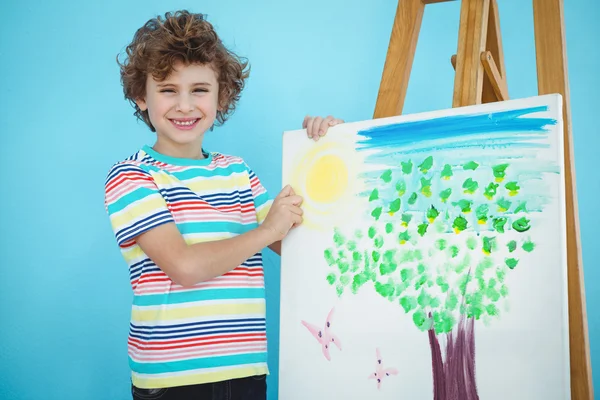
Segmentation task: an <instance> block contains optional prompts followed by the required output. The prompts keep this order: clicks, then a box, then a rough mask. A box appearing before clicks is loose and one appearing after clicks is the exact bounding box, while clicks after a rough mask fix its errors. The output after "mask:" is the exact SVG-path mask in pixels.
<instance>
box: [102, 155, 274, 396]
mask: <svg viewBox="0 0 600 400" xmlns="http://www.w3.org/2000/svg"><path fill="white" fill-rule="evenodd" d="M270 205H271V200H270V198H269V195H268V193H267V191H266V190H265V188H264V187H263V186H262V184H261V183H260V180H259V179H258V177H257V176H256V174H255V173H254V172H253V171H252V170H251V169H250V168H249V167H248V165H247V164H246V163H245V162H244V161H243V160H242V159H241V158H239V157H233V156H227V155H223V154H219V153H212V154H210V157H209V158H207V159H204V160H179V159H173V158H170V157H165V156H162V155H160V154H158V153H156V152H155V151H154V150H152V149H151V148H149V147H144V148H143V149H142V150H140V151H139V152H137V153H136V154H134V155H132V156H130V157H128V158H127V159H126V160H124V161H122V162H120V163H117V164H115V165H114V166H113V167H112V168H111V169H110V171H109V173H108V175H107V178H106V181H105V206H106V210H107V213H108V215H109V218H110V223H111V226H112V228H113V231H114V234H115V238H116V241H117V243H118V245H119V247H120V250H121V253H122V255H123V258H124V260H125V262H126V263H127V265H128V267H129V279H130V283H131V287H132V289H133V294H134V297H133V304H132V309H131V322H130V330H129V338H128V349H129V350H128V353H129V358H130V366H131V369H132V380H133V382H134V384H135V385H136V386H138V387H142V388H144V387H145V388H156V387H168V386H177V385H182V384H197V383H205V382H213V381H218V380H222V379H232V378H239V377H244V376H250V375H256V374H264V373H267V372H268V369H267V342H266V321H265V314H266V307H265V287H264V270H263V261H262V255H261V254H260V253H257V254H255V255H254V256H252V257H250V258H249V259H248V260H246V261H245V262H244V263H242V264H241V265H239V266H238V267H236V268H234V269H233V270H231V271H229V272H228V273H226V274H224V275H222V276H219V277H217V278H214V279H212V280H210V281H207V282H201V283H198V284H197V285H195V286H193V287H191V288H190V287H182V286H180V285H177V284H175V283H174V282H173V281H172V280H171V279H170V278H169V277H168V276H167V275H166V274H165V273H164V272H163V271H162V270H161V269H160V268H159V267H158V266H157V265H156V264H155V263H154V262H153V261H152V260H151V259H150V258H149V257H148V256H147V255H146V254H145V253H144V252H143V251H142V249H141V248H140V247H139V246H138V245H137V242H136V241H135V239H136V238H137V237H138V236H139V235H141V234H143V233H145V232H147V231H148V230H150V229H153V228H155V227H157V226H159V225H162V224H166V223H175V224H176V226H177V228H178V230H179V232H181V234H182V235H183V237H184V239H185V241H186V243H188V244H189V245H192V244H194V243H200V242H207V241H212V240H221V239H225V238H229V237H233V236H236V235H240V234H243V233H245V232H248V231H249V230H251V229H254V228H256V227H258V226H259V224H260V223H262V222H263V221H264V218H265V217H266V215H267V213H268V210H269V207H270Z"/></svg>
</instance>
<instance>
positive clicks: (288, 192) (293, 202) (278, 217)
mask: <svg viewBox="0 0 600 400" xmlns="http://www.w3.org/2000/svg"><path fill="white" fill-rule="evenodd" d="M300 204H302V197H300V196H298V195H296V193H295V192H294V190H293V189H292V187H291V186H290V185H287V186H286V187H284V188H283V190H282V191H281V192H279V194H278V195H277V197H275V200H274V201H273V204H272V205H271V209H270V210H269V213H268V214H267V217H266V218H265V220H264V221H263V223H262V225H261V228H263V229H267V231H268V232H269V233H270V234H272V235H273V241H274V242H276V241H279V240H282V239H283V238H284V237H286V236H287V234H288V232H289V231H290V230H291V229H292V228H295V227H296V226H298V225H300V224H301V223H302V213H303V211H302V209H301V208H300Z"/></svg>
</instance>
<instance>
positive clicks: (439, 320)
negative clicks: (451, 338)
mask: <svg viewBox="0 0 600 400" xmlns="http://www.w3.org/2000/svg"><path fill="white" fill-rule="evenodd" d="M454 323H455V320H454V316H453V315H452V313H450V312H448V310H441V311H434V312H433V329H434V330H435V333H436V334H438V335H439V334H441V333H450V332H452V329H453V328H454Z"/></svg>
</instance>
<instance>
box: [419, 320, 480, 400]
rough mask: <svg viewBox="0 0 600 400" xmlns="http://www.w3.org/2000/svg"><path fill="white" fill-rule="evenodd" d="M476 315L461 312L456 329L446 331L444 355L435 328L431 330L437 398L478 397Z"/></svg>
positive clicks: (461, 399) (469, 399)
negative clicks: (466, 316) (469, 315)
mask: <svg viewBox="0 0 600 400" xmlns="http://www.w3.org/2000/svg"><path fill="white" fill-rule="evenodd" d="M474 323H475V321H474V320H473V318H465V317H464V316H461V319H460V321H459V322H458V325H457V329H456V337H454V333H453V332H450V333H448V334H447V341H446V351H445V355H446V357H445V359H443V358H442V351H441V347H440V343H439V340H438V338H437V336H436V335H435V331H434V330H433V328H432V329H430V330H429V332H428V335H429V345H430V347H431V361H432V369H433V398H434V400H479V395H478V393H477V382H476V380H475V336H474V326H475V324H474Z"/></svg>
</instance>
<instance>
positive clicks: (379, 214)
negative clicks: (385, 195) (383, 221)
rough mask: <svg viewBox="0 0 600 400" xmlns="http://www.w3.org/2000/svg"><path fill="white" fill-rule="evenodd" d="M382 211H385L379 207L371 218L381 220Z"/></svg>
mask: <svg viewBox="0 0 600 400" xmlns="http://www.w3.org/2000/svg"><path fill="white" fill-rule="evenodd" d="M381 211H383V208H382V207H377V208H376V209H374V210H373V211H372V212H371V216H372V217H373V218H375V220H379V217H381Z"/></svg>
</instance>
